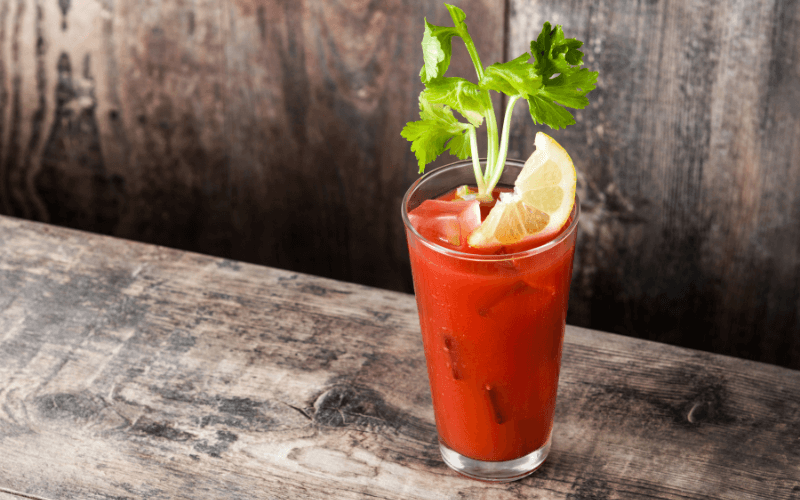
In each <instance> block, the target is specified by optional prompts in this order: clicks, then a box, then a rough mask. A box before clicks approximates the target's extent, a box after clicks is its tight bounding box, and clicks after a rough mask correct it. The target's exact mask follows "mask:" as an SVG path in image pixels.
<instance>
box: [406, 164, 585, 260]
mask: <svg viewBox="0 0 800 500" xmlns="http://www.w3.org/2000/svg"><path fill="white" fill-rule="evenodd" d="M478 161H480V162H482V163H486V158H479V160H478ZM509 164H516V165H517V166H520V167H521V166H523V165H524V164H525V163H524V162H523V161H521V160H516V159H510V158H509V159H507V160H506V165H509ZM463 167H468V168H469V169H470V171H472V160H460V161H456V162H453V163H450V164H447V165H443V166H441V167H437V168H434V169H433V170H430V171H429V172H427V173H425V174H424V175H422V176H421V177H420V178H419V179H417V180H416V181H414V183H413V184H412V185H411V186H410V187H409V188H408V190H406V194H405V195H404V196H403V201H402V203H401V206H400V212H401V215H402V217H403V224H405V226H406V229H407V230H409V231H411V233H412V234H413V235H414V236H415V237H417V239H419V240H420V241H421V242H422V243H423V244H424V245H425V246H427V247H428V248H430V249H431V250H434V251H436V252H438V253H442V254H445V255H449V256H451V257H456V258H459V259H462V260H474V261H479V262H502V261H507V260H512V259H520V258H525V257H530V256H533V255H537V254H540V253H543V252H546V251H547V250H550V249H551V248H553V247H555V246H557V245H558V244H559V243H561V242H562V241H564V240H565V239H566V238H568V237H569V236H570V235H571V234H572V233H573V232H575V228H577V227H578V219H579V218H580V214H581V204H580V198H578V192H577V190H576V191H575V205H574V206H573V208H572V212H573V213H574V214H575V216H574V217H573V218H572V221H571V222H570V224H569V226H567V227H566V229H564V230H562V231H561V232H560V233H559V234H558V236H556V237H555V238H553V239H552V240H548V241H546V242H544V243H542V244H541V245H537V246H535V247H533V248H529V249H527V250H522V251H520V252H514V253H508V254H501V255H497V254H491V255H482V254H474V253H467V252H461V251H459V250H454V249H452V248H447V247H444V246H442V245H439V244H438V243H435V242H433V241H431V240H429V239H427V238H425V237H424V236H422V235H421V234H420V233H419V232H418V231H417V230H416V228H414V226H413V225H411V221H410V220H409V219H408V211H407V210H406V207H407V206H408V201H409V200H410V199H411V195H412V194H413V193H414V191H416V189H417V188H418V187H419V186H420V185H421V184H422V183H423V182H425V181H427V180H429V179H432V178H433V177H436V176H437V175H441V174H443V173H445V172H447V171H450V170H455V169H458V168H463ZM456 187H458V186H453V189H455V188H456ZM570 215H572V214H570Z"/></svg>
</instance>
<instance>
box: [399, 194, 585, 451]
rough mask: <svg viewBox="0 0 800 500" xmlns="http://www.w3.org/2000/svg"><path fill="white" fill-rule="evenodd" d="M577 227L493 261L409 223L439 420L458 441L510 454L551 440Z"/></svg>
mask: <svg viewBox="0 0 800 500" xmlns="http://www.w3.org/2000/svg"><path fill="white" fill-rule="evenodd" d="M440 199H452V195H450V197H449V198H448V195H445V196H443V197H441V198H440ZM412 213H413V212H412ZM574 216H575V215H574V213H573V217H574ZM484 217H485V214H484ZM567 227H569V224H567ZM566 230H567V228H565V229H563V230H562V231H566ZM575 236H576V232H575V231H572V232H571V233H569V234H568V235H567V236H566V237H565V238H563V239H562V240H561V241H560V242H558V243H557V244H555V245H554V246H553V247H552V248H550V249H547V250H545V251H543V252H541V253H538V254H534V255H529V256H519V255H518V254H516V255H515V257H516V258H513V259H512V258H508V259H505V260H499V261H493V262H492V261H486V260H483V261H481V260H469V259H468V258H463V257H468V256H462V257H456V256H452V255H447V254H444V253H442V252H441V251H437V250H435V249H433V248H430V247H429V246H427V245H426V244H424V243H423V241H422V240H421V239H420V238H419V237H418V236H416V235H414V234H413V233H412V232H411V231H408V230H407V237H408V243H409V253H410V257H411V268H412V272H413V276H414V289H415V292H416V298H417V305H418V307H419V314H420V324H421V328H422V337H423V343H424V346H425V358H426V360H427V365H428V376H429V379H430V384H431V394H432V396H433V408H434V413H435V416H436V426H437V429H438V432H439V437H440V439H441V440H442V441H443V443H444V444H445V445H446V446H448V447H449V448H450V449H452V450H455V451H456V452H458V453H460V454H462V455H464V456H466V457H469V458H472V459H476V460H485V461H505V460H512V459H515V458H520V457H523V456H525V455H527V454H529V453H531V452H533V451H535V450H537V449H539V448H541V447H542V446H544V445H545V444H546V443H547V441H548V439H549V437H550V432H551V430H552V426H553V413H554V410H555V402H556V390H557V385H558V374H559V369H560V366H561V346H562V342H563V337H564V323H565V319H566V313H567V299H568V296H569V284H570V279H571V277H572V258H573V254H574V250H575ZM558 237H559V236H558V235H557V236H556V238H558ZM541 244H542V242H541V241H529V242H526V245H527V248H524V246H523V248H518V247H517V246H515V248H513V249H512V250H513V251H515V252H520V251H523V250H525V249H529V248H533V247H536V246H539V245H541ZM451 248H453V247H451ZM507 250H509V249H505V248H501V249H495V251H494V252H495V253H503V252H504V251H507ZM462 251H463V249H462Z"/></svg>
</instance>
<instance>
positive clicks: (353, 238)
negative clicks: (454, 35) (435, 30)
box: [0, 0, 504, 290]
mask: <svg viewBox="0 0 800 500" xmlns="http://www.w3.org/2000/svg"><path fill="white" fill-rule="evenodd" d="M455 3H456V4H457V5H460V6H461V7H462V8H464V9H465V10H466V11H467V12H468V13H469V18H470V19H471V20H474V21H477V20H480V23H478V22H474V23H473V25H474V26H475V29H474V30H473V31H472V33H473V36H474V38H475V40H476V42H477V43H478V44H479V46H480V47H481V51H482V54H483V55H484V57H485V58H486V59H487V60H500V59H502V51H503V19H504V10H503V8H502V7H501V8H499V9H498V8H497V6H496V5H495V4H494V2H490V1H488V0H467V1H463V2H455ZM426 16H427V18H428V20H429V21H431V22H434V23H438V24H447V23H451V21H450V19H449V15H448V13H447V10H446V9H445V8H444V6H443V5H441V4H440V3H439V2H433V1H429V0H394V1H389V2H363V1H346V2H322V1H317V0H309V1H301V2H295V1H284V0H264V1H251V0H209V1H206V2H200V3H196V2H192V3H184V2H162V1H158V0H154V1H150V2H138V1H118V2H113V3H102V2H95V3H92V4H91V5H88V6H84V5H82V4H78V3H75V2H69V1H68V2H61V3H58V2H38V1H34V0H20V1H15V2H2V6H0V53H2V57H0V210H2V212H3V213H6V214H11V215H16V216H21V217H25V218H30V219H36V220H41V221H46V222H51V223H55V224H60V225H65V226H71V227H76V228H82V229H88V230H91V231H96V232H100V233H105V234H114V235H117V236H123V237H127V238H132V239H137V240H142V241H148V242H154V243H159V244H164V245H167V246H171V247H177V248H184V249H192V250H196V251H200V252H205V253H210V254H215V255H220V256H225V257H234V258H237V259H240V260H244V261H250V262H259V263H263V264H269V265H273V266H278V267H282V268H290V269H295V270H299V271H304V272H309V273H313V274H318V275H325V276H331V277H335V278H340V279H346V280H350V281H356V282H361V283H366V284H370V285H376V286H382V287H385V288H393V289H397V290H410V289H411V280H410V272H409V267H408V258H407V250H406V247H405V235H404V232H403V229H402V223H401V221H400V218H399V204H400V199H401V197H402V194H403V192H404V191H405V189H406V188H407V186H409V185H410V184H411V182H412V181H413V180H414V178H415V177H416V168H415V162H414V159H413V155H412V154H411V152H410V151H409V148H408V145H407V143H406V142H405V141H404V140H403V139H401V138H400V130H401V128H402V127H403V126H404V125H405V123H406V122H407V121H410V120H414V119H417V117H418V108H417V95H418V94H419V92H420V91H421V90H422V85H421V83H420V82H419V78H418V77H417V75H418V74H419V69H420V67H421V66H422V52H421V49H420V42H421V40H422V33H423V18H424V17H426ZM134 20H135V22H134ZM456 45H457V44H456ZM471 68H472V65H471V63H470V61H469V57H468V55H467V53H466V50H465V49H463V48H462V47H461V46H458V45H457V46H456V47H455V50H454V56H453V71H454V74H461V75H466V74H470V73H471V72H472V69H471ZM473 79H474V78H473ZM498 103H499V101H498ZM443 161H444V160H443ZM440 163H442V162H440Z"/></svg>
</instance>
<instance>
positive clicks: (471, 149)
mask: <svg viewBox="0 0 800 500" xmlns="http://www.w3.org/2000/svg"><path fill="white" fill-rule="evenodd" d="M445 7H447V10H448V11H449V13H450V17H451V18H452V20H453V24H454V25H453V26H452V27H448V26H436V25H433V24H430V23H429V22H428V21H427V19H426V20H425V31H424V34H423V38H422V53H423V58H424V61H425V62H424V65H423V67H422V69H421V71H420V79H421V80H422V83H423V84H425V90H423V91H422V92H421V93H420V96H419V106H420V120H418V121H414V122H409V123H408V124H406V126H405V127H404V128H403V130H402V132H401V135H402V136H403V137H404V138H405V139H407V140H409V141H411V151H413V152H414V154H415V156H416V157H417V161H418V164H419V172H420V173H423V172H424V171H425V166H426V165H428V164H429V163H430V162H432V161H433V160H435V159H436V158H437V157H438V156H439V155H440V154H442V153H443V152H445V151H446V150H447V151H449V152H450V153H451V154H453V155H455V156H456V157H458V158H459V159H460V160H466V159H468V158H472V165H473V170H474V173H475V184H476V186H477V191H476V192H472V191H470V190H469V188H466V191H462V195H463V199H475V198H477V199H483V200H485V199H487V198H488V197H490V196H491V195H492V192H493V190H494V188H495V187H496V186H497V183H498V182H499V181H500V176H501V175H502V173H503V167H504V166H505V162H506V156H507V153H508V141H509V129H510V124H511V116H512V112H513V110H514V106H515V104H516V103H517V101H518V100H520V99H524V100H525V101H527V103H528V110H529V112H530V116H531V119H532V120H533V122H534V123H535V124H543V125H547V126H549V127H550V128H552V129H555V130H558V129H561V128H565V127H567V126H568V125H572V124H574V123H575V118H574V117H573V115H572V113H570V111H569V110H567V108H574V109H583V108H585V107H586V106H587V105H588V104H589V100H588V99H587V97H586V94H588V93H589V92H590V91H592V90H593V89H594V88H595V84H596V82H597V76H598V73H597V72H596V71H594V72H593V71H589V70H588V69H586V68H581V66H582V65H583V52H581V51H580V50H578V49H579V48H580V47H581V46H582V45H583V42H582V41H580V40H577V39H574V38H565V37H564V32H563V30H562V28H561V26H560V25H556V26H555V27H553V26H551V24H550V23H549V22H545V23H544V25H543V26H542V31H541V33H540V34H539V36H538V37H537V38H536V39H535V40H532V41H531V43H530V52H525V53H524V54H522V55H520V56H519V57H517V58H515V59H513V60H511V61H508V62H504V63H495V64H492V65H491V66H489V67H487V68H484V67H483V65H482V63H481V60H480V57H479V56H478V52H477V50H476V48H475V44H474V42H473V41H472V37H471V36H470V35H469V31H468V29H467V25H466V23H465V22H464V21H465V19H466V15H465V14H464V11H462V10H461V9H459V8H458V7H455V6H453V5H448V4H445ZM453 37H459V38H461V40H462V41H463V42H464V44H465V45H466V48H467V52H468V53H469V55H470V58H471V60H472V63H473V65H474V66H475V71H476V73H477V77H478V83H473V82H470V81H469V80H466V79H464V78H455V77H446V76H445V73H446V71H447V69H448V66H449V65H450V56H451V51H452V39H453ZM531 58H533V62H531ZM489 91H494V92H500V93H503V94H505V95H506V96H508V104H507V106H506V112H505V115H504V118H503V127H502V132H501V131H500V130H499V129H498V126H497V120H496V117H495V112H494V107H493V104H492V100H491V98H490V95H489ZM453 111H457V112H458V113H459V114H460V115H461V117H462V118H463V120H459V119H458V118H456V116H455V115H454V114H453ZM484 122H485V123H486V133H487V138H488V142H487V152H486V167H485V169H484V170H482V169H481V165H480V161H479V156H478V145H477V129H478V127H481V126H482V125H483V124H484ZM542 135H543V134H542ZM545 137H547V136H545ZM539 142H540V140H539V134H537V137H536V142H535V143H536V147H537V148H539V147H540V146H539ZM543 142H547V143H552V144H553V145H554V146H553V149H560V150H561V151H562V152H563V148H561V146H559V145H558V144H557V143H556V142H555V141H554V140H552V139H550V138H549V137H547V140H543ZM535 154H536V153H534V155H535ZM534 155H532V156H531V158H533V156H534ZM558 156H560V155H558ZM564 156H566V158H567V160H569V156H568V155H566V153H565V152H564ZM529 162H530V160H529ZM555 163H556V165H557V166H558V168H556V170H559V171H561V173H562V174H564V173H566V174H568V172H566V171H567V170H569V169H571V170H572V176H574V175H575V171H574V166H573V165H572V161H571V160H569V161H568V166H569V168H565V166H566V165H567V163H565V162H563V161H562V162H559V161H555ZM526 165H527V164H526ZM540 167H541V165H540ZM520 176H521V175H520ZM533 177H536V176H533ZM551 187H552V186H551ZM564 188H566V189H567V191H568V190H569V189H568V186H565V187H562V189H564ZM522 191H523V192H525V193H528V194H526V195H525V196H526V197H523V198H521V199H516V198H514V199H510V200H509V203H511V204H512V205H509V204H508V203H503V204H501V203H500V202H498V204H497V205H496V206H495V208H493V209H492V211H493V212H494V211H497V212H498V214H497V215H496V216H495V218H497V219H498V221H499V218H506V219H507V218H510V217H513V218H514V219H516V220H519V221H520V223H521V224H522V225H523V226H524V227H525V228H526V229H524V230H523V231H511V232H508V231H505V230H504V229H502V227H501V228H500V229H499V230H500V231H501V233H502V234H500V235H499V237H495V238H494V239H492V238H488V237H487V236H486V235H484V236H475V238H473V237H470V241H469V244H470V246H487V245H490V244H496V243H498V242H501V241H510V239H509V238H511V236H510V235H511V234H512V233H513V234H515V235H516V236H514V238H516V237H517V236H520V235H523V237H524V236H525V235H530V234H534V233H537V232H539V231H542V230H549V229H552V226H553V225H554V223H555V222H557V220H556V219H560V218H562V217H561V215H562V212H564V211H566V213H567V217H568V216H569V213H570V212H571V209H572V204H574V194H575V191H574V184H573V188H572V195H571V196H572V198H569V197H568V196H566V198H568V199H567V201H566V203H568V205H562V204H559V205H558V207H556V209H555V212H557V213H556V215H558V217H556V218H554V217H553V213H552V212H553V207H552V206H550V207H551V209H550V210H542V209H541V208H540V207H536V206H533V207H531V205H530V203H529V201H530V200H529V198H530V197H531V196H533V195H531V194H530V193H531V192H533V191H536V188H534V187H531V186H530V185H529V183H527V184H525V186H523V188H522ZM565 194H567V195H568V193H566V192H565ZM472 195H474V197H473V196H472ZM516 196H517V197H519V196H520V193H516ZM549 198H551V199H556V198H557V199H558V200H559V203H562V202H563V200H564V199H566V198H565V197H563V196H562V197H559V196H550V197H549ZM554 203H555V202H554ZM531 208H532V209H533V211H532V210H531ZM501 212H502V213H501ZM503 213H507V215H503ZM541 213H544V214H545V215H547V221H545V222H544V223H542V220H540V219H542V217H541ZM491 218H492V214H491V213H490V215H489V217H488V218H487V219H486V221H485V222H484V223H483V224H482V225H481V228H479V229H478V230H476V232H478V231H483V233H486V234H487V235H488V233H489V232H490V231H489V230H488V228H487V229H484V228H483V226H484V225H486V224H487V223H489V224H490V225H493V224H495V223H496V222H498V221H491V222H490V219H491ZM566 220H567V219H566V218H564V219H563V221H561V222H562V223H563V222H564V221H566ZM507 222H508V223H511V222H509V221H507ZM506 225H508V224H506ZM559 227H561V226H559ZM536 228H539V229H538V230H537V229H536ZM556 229H558V228H556ZM530 231H534V232H533V233H531V232H530ZM495 232H497V231H495ZM504 235H505V236H504ZM506 236H508V237H506ZM511 239H513V238H511ZM514 241H519V240H518V239H514Z"/></svg>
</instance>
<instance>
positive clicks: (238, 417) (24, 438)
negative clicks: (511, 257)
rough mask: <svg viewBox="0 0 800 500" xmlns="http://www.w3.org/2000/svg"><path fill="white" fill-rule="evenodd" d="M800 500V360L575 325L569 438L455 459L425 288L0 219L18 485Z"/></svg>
mask: <svg viewBox="0 0 800 500" xmlns="http://www.w3.org/2000/svg"><path fill="white" fill-rule="evenodd" d="M20 498H48V499H50V498H65V499H73V498H87V499H112V498H113V499H121V498H148V499H156V498H335V499H350V498H392V499H416V498H441V499H462V498H486V499H511V498H514V499H519V498H531V499H534V498H535V499H551V498H563V499H616V498H649V499H699V498H715V499H716V498H725V499H737V500H741V499H753V498H769V499H792V500H797V499H800V372H797V371H791V370H787V369H783V368H778V367H775V366H769V365H764V364H758V363H753V362H748V361H743V360H739V359H733V358H728V357H722V356H717V355H712V354H707V353H702V352H696V351H691V350H686V349H680V348H675V347H670V346H666V345H661V344H656V343H652V342H645V341H640V340H633V339H630V338H625V337H621V336H617V335H610V334H606V333H600V332H595V331H589V330H584V329H580V328H574V327H568V328H567V334H566V345H565V348H564V359H563V369H562V375H561V383H560V387H559V399H558V409H557V412H556V427H555V432H554V438H553V449H552V452H551V454H550V457H549V459H548V460H547V462H546V463H545V465H544V466H543V467H542V468H541V469H540V470H539V471H538V472H536V473H535V474H534V475H533V476H531V477H528V478H526V479H524V480H522V481H518V482H515V483H511V484H502V485H497V484H487V483H481V482H477V481H473V480H470V479H466V478H463V477H460V476H458V475H457V474H455V473H454V472H452V471H450V469H448V468H447V467H446V466H445V465H444V464H443V463H442V461H441V460H440V458H439V451H438V448H437V443H436V429H435V427H434V422H433V413H432V409H431V402H430V394H429V390H428V383H427V377H426V372H425V361H424V357H423V352H422V346H421V341H420V335H419V326H418V322H417V312H416V305H415V303H414V299H413V297H411V296H409V295H403V294H398V293H393V292H387V291H382V290H377V289H372V288H367V287H363V286H357V285H352V284H347V283H342V282H337V281H331V280H327V279H320V278H315V277H312V276H307V275H301V274H296V273H291V272H286V271H280V270H277V269H270V268H266V267H260V266H255V265H248V264H243V263H239V262H233V261H229V260H224V259H218V258H213V257H207V256H202V255H197V254H192V253H186V252H181V251H177V250H170V249H166V248H161V247H156V246H151V245H145V244H140V243H132V242H129V241H124V240H120V239H114V238H108V237H103V236H97V235H91V234H87V233H82V232H77V231H73V230H68V229H63V228H57V227H53V226H48V225H44V224H38V223H32V222H27V221H22V220H17V219H11V218H7V217H0V499H2V500H11V499H20Z"/></svg>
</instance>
